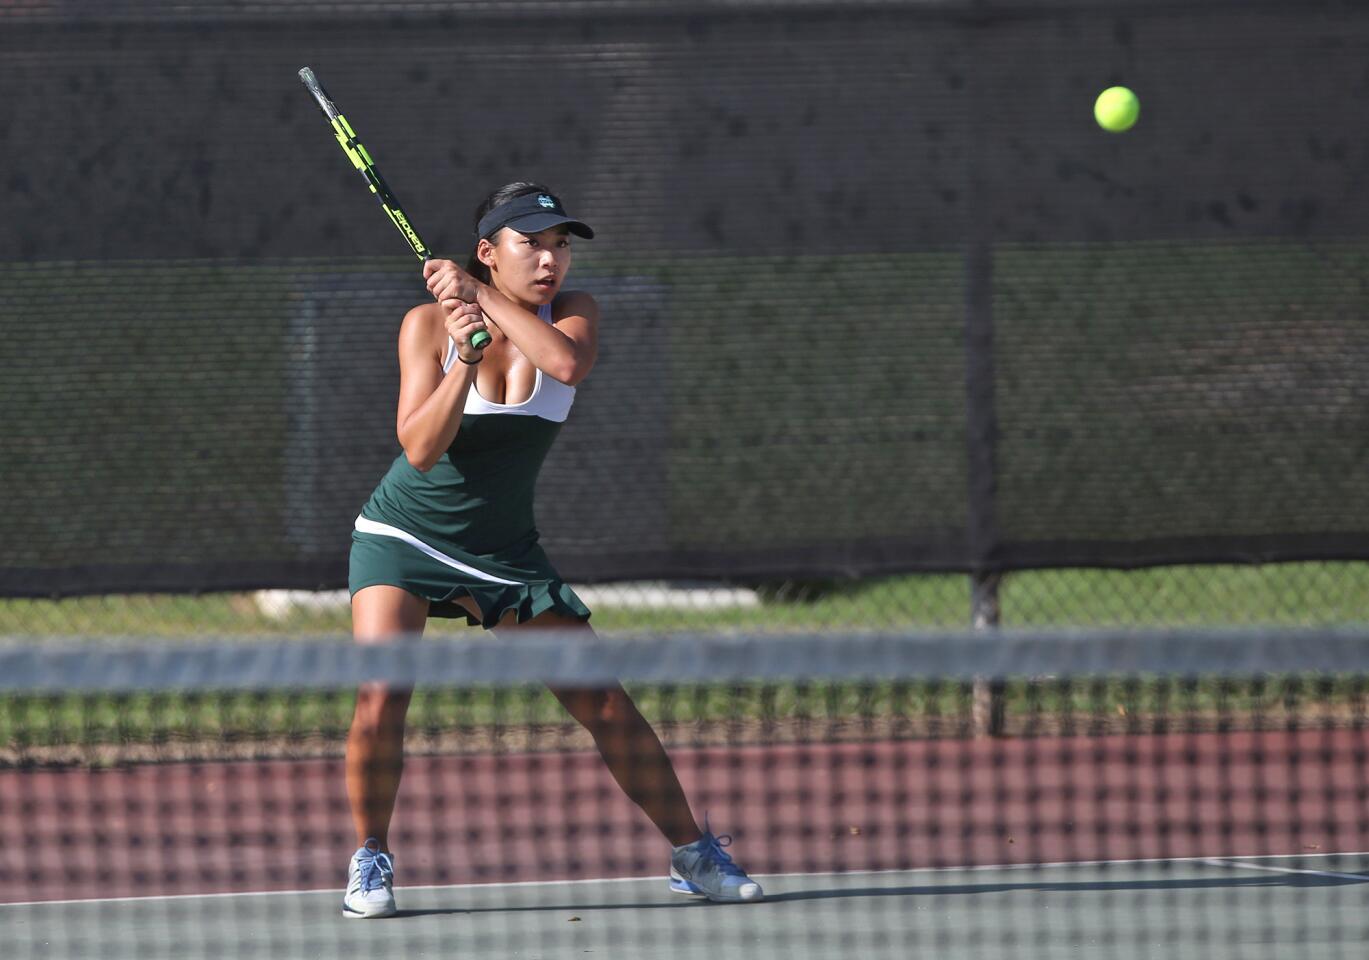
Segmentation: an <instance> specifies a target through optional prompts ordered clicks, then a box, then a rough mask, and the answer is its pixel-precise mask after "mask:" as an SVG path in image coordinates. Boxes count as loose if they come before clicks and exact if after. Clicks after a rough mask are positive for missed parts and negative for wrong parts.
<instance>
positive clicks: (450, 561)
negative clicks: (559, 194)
mask: <svg viewBox="0 0 1369 960" xmlns="http://www.w3.org/2000/svg"><path fill="white" fill-rule="evenodd" d="M475 219H476V229H475V233H476V238H477V244H476V248H475V251H474V254H473V255H472V257H471V259H470V262H469V263H468V264H467V266H466V268H465V269H462V268H461V267H459V266H458V265H457V264H455V263H453V262H451V261H449V260H432V261H429V262H428V263H426V264H425V265H424V267H423V276H424V279H425V280H426V281H427V285H428V290H429V292H430V293H432V295H433V297H434V299H435V301H436V302H434V303H431V304H426V305H423V306H418V307H414V308H413V309H412V310H410V311H409V313H408V314H407V315H406V316H405V318H404V323H403V325H402V326H401V328H400V331H399V367H400V389H399V411H398V416H397V418H396V428H397V430H398V433H399V442H400V444H401V445H402V446H403V448H404V452H403V453H402V454H401V455H400V456H399V457H398V458H396V460H395V462H394V464H393V465H392V466H391V467H390V470H389V472H388V473H387V474H386V475H385V477H384V479H382V480H381V482H380V485H379V486H377V487H376V490H375V493H374V494H372V496H371V499H370V500H369V501H368V502H367V503H366V505H365V506H364V507H363V508H362V511H361V515H360V516H359V517H357V520H356V529H355V530H354V532H353V534H352V553H351V571H350V587H351V593H352V630H353V634H354V635H355V637H356V639H357V640H358V641H359V642H361V643H381V642H385V641H387V640H392V639H394V638H396V637H400V636H405V635H409V636H412V635H417V634H419V633H421V632H422V630H423V628H424V626H425V624H426V622H427V619H428V617H430V616H436V617H461V616H464V617H465V618H466V620H467V622H469V623H470V624H473V625H474V624H479V625H480V626H482V627H484V628H485V629H487V630H488V629H495V628H498V629H499V630H500V631H506V630H508V631H512V630H526V629H536V628H539V627H554V628H559V629H563V630H564V629H572V628H574V629H582V630H588V629H589V626H588V624H587V622H586V621H588V620H589V617H590V612H589V610H588V609H587V608H586V607H585V605H584V604H583V603H581V602H580V599H579V598H578V597H577V596H576V595H575V593H574V591H572V590H571V589H570V587H568V586H567V585H566V584H565V582H564V581H563V580H562V579H561V578H560V576H558V575H557V572H556V569H555V568H554V567H553V566H552V564H551V561H550V560H548V558H547V556H546V554H545V553H544V552H543V551H542V548H541V547H540V546H539V545H538V542H537V539H538V537H537V528H536V526H535V525H534V522H533V488H534V486H535V485H536V481H537V473H538V470H539V469H540V467H541V465H542V460H543V458H544V457H545V456H546V454H547V451H548V450H549V449H550V448H551V444H552V441H553V440H554V439H555V438H556V434H557V431H558V430H559V429H560V426H561V424H562V422H564V421H565V419H566V416H567V414H569V413H570V407H571V403H572V402H573V401H574V399H575V386H576V384H578V383H579V382H580V381H581V380H583V379H584V378H585V376H586V375H588V373H589V371H590V368H591V367H593V366H594V360H595V356H596V354H597V351H598V339H597V327H598V321H599V309H598V306H597V305H596V304H595V302H594V298H593V297H591V296H589V295H588V294H586V293H581V292H576V291H568V290H563V289H562V285H563V284H564V282H565V279H566V273H567V271H568V270H569V269H570V263H571V238H572V236H574V237H580V238H583V239H586V240H588V239H591V238H592V237H593V236H594V232H593V231H592V230H590V228H589V227H588V226H586V225H585V224H584V223H582V222H580V221H579V220H576V219H574V218H572V217H570V216H568V215H567V214H566V212H565V210H564V208H563V207H562V205H561V202H560V200H558V199H557V198H556V197H555V196H554V195H552V193H551V192H550V191H548V190H547V189H546V188H545V187H543V186H542V185H541V184H535V183H511V184H508V185H507V186H504V187H501V188H500V189H498V190H496V191H495V192H494V193H492V194H491V195H490V196H489V197H487V198H486V200H485V201H484V203H482V204H481V205H480V207H479V209H478V211H477V213H476V218H475ZM481 330H485V331H487V332H488V333H489V335H490V338H491V339H490V341H489V343H488V344H486V345H485V346H484V347H483V349H480V348H477V347H475V346H473V345H472V343H471V338H472V337H473V336H474V334H475V333H476V332H477V331H481ZM552 693H553V694H555V696H556V697H557V699H558V700H560V702H561V703H562V704H563V705H564V706H565V708H566V709H567V710H568V711H569V712H570V714H571V716H573V717H574V718H575V719H576V720H577V721H579V722H580V723H581V724H582V725H583V726H584V727H585V729H586V730H588V731H589V732H590V734H591V735H592V736H593V737H594V742H595V744H596V746H597V747H598V749H599V753H600V754H601V755H602V756H603V758H604V762H605V763H606V764H607V765H608V768H609V771H610V773H612V775H613V777H614V778H615V779H616V780H617V781H618V784H619V786H621V787H622V789H623V791H624V792H625V793H626V794H627V795H628V797H629V798H631V799H632V800H633V802H635V803H636V804H637V805H638V806H639V807H641V809H642V811H643V812H644V813H645V814H646V815H647V817H649V818H650V819H651V821H652V822H653V823H654V824H655V825H656V826H657V828H658V829H660V831H661V833H662V834H664V835H665V837H666V839H667V840H669V841H670V844H671V846H672V847H673V851H672V855H671V870H670V888H671V889H672V890H674V891H676V892H679V893H686V894H692V895H697V896H704V897H707V898H708V899H710V900H719V901H739V900H757V899H760V897H761V895H762V894H761V888H760V886H759V885H758V884H756V883H754V882H753V881H752V880H751V879H750V878H748V877H747V876H746V874H745V873H743V872H742V870H741V869H740V868H738V867H737V865H736V864H735V863H733V861H732V859H731V857H729V856H728V855H727V853H726V852H725V851H724V850H723V847H724V846H726V845H727V843H728V842H729V841H728V838H726V837H722V838H719V837H715V836H714V835H713V834H711V833H710V832H708V831H706V830H700V829H699V827H698V825H697V824H696V823H695V821H694V817H693V814H692V813H691V812H690V809H689V804H688V802H687V801H686V799H685V795H684V791H683V790H682V789H681V788H680V782H679V780H678V779H677V778H676V776H675V771H674V768H673V767H672V766H671V763H670V759H669V757H667V755H666V753H665V750H664V748H663V747H662V746H661V742H660V740H659V739H657V737H656V734H655V732H654V731H653V730H652V729H651V727H650V725H648V723H647V722H646V720H645V719H643V718H642V715H641V714H640V713H639V712H638V711H637V708H636V707H635V706H634V705H633V703H632V700H631V699H630V698H629V697H628V695H627V693H626V692H625V691H624V690H623V689H622V688H621V687H614V688H612V689H607V690H597V689H596V690H581V689H554V690H553V691H552ZM408 706H409V691H407V690H396V689H391V688H387V687H385V686H383V685H370V686H363V687H362V688H361V689H360V690H359V691H358V692H357V704H356V713H355V716H354V718H353V720H352V726H351V731H350V733H349V734H348V738H347V794H348V798H349V800H350V802H351V807H352V818H353V822H354V823H355V826H356V832H357V840H358V842H359V844H360V848H359V849H358V850H357V852H356V853H355V854H354V855H353V857H352V863H351V869H350V871H349V874H348V883H347V892H346V894H345V895H344V898H343V901H342V913H343V916H346V917H357V918H367V917H385V916H390V915H391V914H393V913H394V912H395V900H394V893H393V876H394V860H393V858H392V856H391V854H390V849H389V844H388V840H387V833H388V831H389V826H390V816H391V813H392V812H393V810H394V805H395V797H396V795H397V793H398V790H399V779H400V772H401V768H402V766H403V736H404V715H405V712H406V711H407V709H408Z"/></svg>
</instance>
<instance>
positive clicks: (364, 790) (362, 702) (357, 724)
mask: <svg viewBox="0 0 1369 960" xmlns="http://www.w3.org/2000/svg"><path fill="white" fill-rule="evenodd" d="M427 620H428V601H427V600H424V599H423V598H421V597H416V596H414V595H413V594H411V593H409V592H407V591H405V590H401V589H400V588H399V587H391V586H383V585H382V586H373V587H366V588H365V589H363V590H358V591H357V592H356V595H355V596H353V597H352V636H353V637H354V638H355V639H356V641H357V643H367V644H371V643H387V642H390V641H393V640H397V639H399V638H401V637H403V636H406V635H407V636H414V635H417V634H421V633H422V632H423V627H424V626H425V625H426V623H427ZM411 692H412V691H410V690H408V689H395V688H391V687H387V686H385V685H384V684H382V683H368V684H363V685H362V686H361V687H360V688H359V689H358V690H357V703H356V712H355V713H354V714H353V716H352V726H351V729H350V730H349V731H348V733H347V799H348V800H349V801H350V803H351V806H352V823H353V825H354V826H355V827H356V833H357V846H358V847H360V846H361V845H363V844H364V843H365V842H366V841H367V839H369V838H375V840H376V842H377V843H378V844H379V849H380V850H381V851H382V852H385V853H388V852H389V849H390V848H389V845H388V835H389V832H390V816H391V815H392V814H393V813H394V808H395V797H396V796H397V795H398V794H399V778H400V774H401V773H402V772H403V769H404V715H405V713H407V712H408V709H409V697H410V694H411Z"/></svg>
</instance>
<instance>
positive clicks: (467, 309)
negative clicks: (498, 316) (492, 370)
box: [442, 299, 488, 364]
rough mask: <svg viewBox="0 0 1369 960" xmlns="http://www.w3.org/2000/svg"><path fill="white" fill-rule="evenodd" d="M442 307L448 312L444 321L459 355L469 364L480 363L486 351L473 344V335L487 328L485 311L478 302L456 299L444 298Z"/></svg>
mask: <svg viewBox="0 0 1369 960" xmlns="http://www.w3.org/2000/svg"><path fill="white" fill-rule="evenodd" d="M442 309H443V310H445V311H446V312H447V317H446V319H445V320H444V321H443V322H444V323H445V324H446V326H447V335H448V336H449V337H451V338H452V340H453V341H454V342H455V343H456V353H457V356H459V357H460V358H461V360H462V362H464V363H467V364H470V363H479V362H480V358H481V357H483V356H484V355H485V351H484V349H483V348H476V347H473V346H471V337H473V336H475V334H476V331H479V330H484V329H485V314H484V312H483V311H482V310H481V309H480V307H479V305H477V304H474V303H467V302H466V301H464V300H455V299H450V300H443V301H442ZM486 346H488V343H487V344H486Z"/></svg>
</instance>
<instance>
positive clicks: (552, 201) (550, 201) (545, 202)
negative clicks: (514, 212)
mask: <svg viewBox="0 0 1369 960" xmlns="http://www.w3.org/2000/svg"><path fill="white" fill-rule="evenodd" d="M537 202H538V203H540V204H541V205H542V206H544V207H546V208H547V209H548V210H555V209H556V198H555V197H549V196H547V195H546V194H545V193H544V194H542V195H541V196H540V197H538V198H537Z"/></svg>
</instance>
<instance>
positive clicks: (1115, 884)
mask: <svg viewBox="0 0 1369 960" xmlns="http://www.w3.org/2000/svg"><path fill="white" fill-rule="evenodd" d="M1363 883H1369V877H1365V878H1354V877H1349V876H1324V875H1317V874H1297V873H1286V874H1268V875H1262V876H1232V877H1211V878H1200V877H1175V878H1172V879H1144V880H1143V879H1131V880H1125V879H1118V880H1079V881H1059V880H1053V881H1039V882H1019V883H958V884H918V885H911V886H898V887H854V888H845V889H841V888H828V889H822V888H813V889H808V890H790V891H786V892H783V893H775V894H769V895H767V896H766V898H765V900H763V901H762V902H760V903H751V904H710V903H708V902H707V901H704V900H697V899H690V900H685V899H680V900H677V901H673V902H640V901H616V902H615V901H603V900H601V901H598V902H594V901H589V900H578V901H577V900H569V899H567V900H563V901H559V902H556V903H539V904H526V905H503V906H491V907H452V908H450V909H433V910H400V911H399V912H398V913H397V914H396V915H395V916H396V919H403V918H405V917H409V918H414V917H433V916H444V915H478V914H494V913H509V914H516V913H542V912H553V913H566V912H573V911H576V910H584V911H594V912H599V911H615V910H628V911H639V910H680V909H700V908H713V909H719V910H726V909H736V910H757V909H764V907H765V906H766V905H767V904H780V903H795V902H802V901H817V900H848V899H849V900H856V899H868V898H872V897H893V898H903V897H956V896H961V897H963V896H970V897H974V896H984V895H987V894H1001V893H1063V894H1096V893H1105V894H1106V893H1154V892H1161V891H1177V890H1194V891H1220V890H1231V891H1238V890H1250V889H1257V888H1263V889H1276V888H1307V889H1311V888H1316V887H1343V886H1354V885H1357V884H1363ZM401 895H402V891H401Z"/></svg>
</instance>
